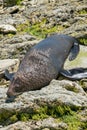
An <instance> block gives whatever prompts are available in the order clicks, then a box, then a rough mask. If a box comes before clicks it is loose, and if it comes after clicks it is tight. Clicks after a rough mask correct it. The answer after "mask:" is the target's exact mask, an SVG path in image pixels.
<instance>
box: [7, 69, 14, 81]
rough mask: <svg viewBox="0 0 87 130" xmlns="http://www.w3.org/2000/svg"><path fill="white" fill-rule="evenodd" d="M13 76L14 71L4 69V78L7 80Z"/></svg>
mask: <svg viewBox="0 0 87 130" xmlns="http://www.w3.org/2000/svg"><path fill="white" fill-rule="evenodd" d="M13 76H14V73H9V71H8V70H7V69H6V70H5V78H6V79H7V80H12V79H13Z"/></svg>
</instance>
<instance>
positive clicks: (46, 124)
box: [0, 118, 67, 130]
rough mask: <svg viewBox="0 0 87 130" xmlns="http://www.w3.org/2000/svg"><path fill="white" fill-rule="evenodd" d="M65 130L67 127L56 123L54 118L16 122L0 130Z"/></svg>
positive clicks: (61, 123)
mask: <svg viewBox="0 0 87 130" xmlns="http://www.w3.org/2000/svg"><path fill="white" fill-rule="evenodd" d="M8 129H10V130H14V129H21V130H36V129H38V130H50V129H52V130H67V125H66V124H65V123H63V122H59V123H58V122H57V121H56V119H54V118H47V119H43V120H40V121H30V122H29V121H28V122H26V123H25V122H17V123H15V124H13V125H9V126H7V127H4V128H1V129H0V130H8Z"/></svg>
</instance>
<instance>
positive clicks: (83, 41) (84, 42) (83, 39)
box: [79, 38, 87, 45]
mask: <svg viewBox="0 0 87 130" xmlns="http://www.w3.org/2000/svg"><path fill="white" fill-rule="evenodd" d="M79 40H80V42H81V44H83V45H87V38H80V39H79Z"/></svg>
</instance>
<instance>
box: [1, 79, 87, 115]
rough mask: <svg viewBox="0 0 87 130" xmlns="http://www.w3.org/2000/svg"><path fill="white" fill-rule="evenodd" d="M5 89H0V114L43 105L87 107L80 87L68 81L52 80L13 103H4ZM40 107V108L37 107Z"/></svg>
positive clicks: (19, 97)
mask: <svg viewBox="0 0 87 130" xmlns="http://www.w3.org/2000/svg"><path fill="white" fill-rule="evenodd" d="M6 92H7V87H6V88H5V87H0V113H2V112H4V111H6V110H7V111H9V112H10V113H11V112H12V111H21V110H23V109H25V111H26V108H28V109H31V108H33V109H34V108H35V107H36V106H39V104H40V105H42V104H44V103H45V105H47V104H50V105H52V104H54V103H55V102H56V105H58V104H59V103H62V104H66V105H68V106H71V107H72V106H74V107H87V95H86V93H85V92H84V90H83V89H82V87H81V86H80V85H78V84H77V83H75V82H72V81H68V80H60V81H58V80H53V81H52V82H51V83H50V84H49V85H48V86H46V87H44V88H42V89H41V90H36V91H29V92H25V93H23V94H22V95H20V96H18V97H17V98H16V99H15V101H14V102H12V103H5V100H6ZM39 107H40V106H39Z"/></svg>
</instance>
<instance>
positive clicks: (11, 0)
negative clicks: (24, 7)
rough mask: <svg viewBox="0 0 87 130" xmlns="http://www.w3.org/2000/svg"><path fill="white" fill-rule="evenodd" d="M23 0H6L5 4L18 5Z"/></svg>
mask: <svg viewBox="0 0 87 130" xmlns="http://www.w3.org/2000/svg"><path fill="white" fill-rule="evenodd" d="M21 1H23V0H7V1H6V5H7V6H14V5H19V4H20V3H21Z"/></svg>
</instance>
